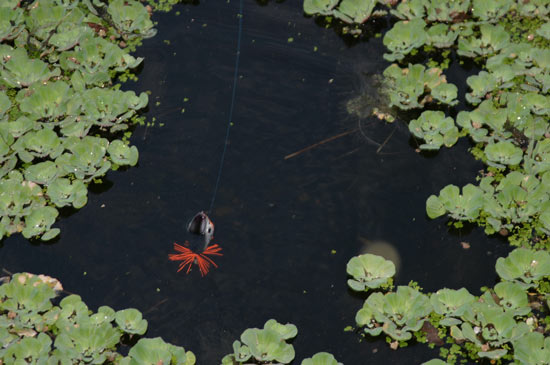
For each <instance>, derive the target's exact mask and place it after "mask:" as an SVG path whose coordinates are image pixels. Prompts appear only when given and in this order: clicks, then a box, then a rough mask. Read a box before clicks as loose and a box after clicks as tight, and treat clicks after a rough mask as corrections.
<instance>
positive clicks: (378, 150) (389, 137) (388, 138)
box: [376, 124, 397, 154]
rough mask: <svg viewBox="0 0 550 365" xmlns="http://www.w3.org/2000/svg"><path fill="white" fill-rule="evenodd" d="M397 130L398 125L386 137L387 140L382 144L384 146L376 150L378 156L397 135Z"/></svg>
mask: <svg viewBox="0 0 550 365" xmlns="http://www.w3.org/2000/svg"><path fill="white" fill-rule="evenodd" d="M396 130H397V124H396V125H395V127H393V131H391V133H390V134H389V136H387V137H386V139H385V140H384V142H382V144H381V145H380V147H378V149H377V150H376V154H379V153H380V151H382V149H383V148H384V146H385V145H386V144H387V143H388V142H389V141H390V139H391V137H392V136H393V134H394V133H395V131H396Z"/></svg>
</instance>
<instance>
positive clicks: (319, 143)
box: [284, 128, 358, 160]
mask: <svg viewBox="0 0 550 365" xmlns="http://www.w3.org/2000/svg"><path fill="white" fill-rule="evenodd" d="M357 130H358V128H355V129H351V130H349V131H346V132H343V133H340V134H337V135H335V136H332V137H329V138H326V139H323V140H322V141H320V142H317V143H314V144H312V145H311V146H307V147H306V148H302V149H301V150H299V151H296V152H294V153H291V154H290V155H286V156H285V158H284V159H285V160H288V159H289V158H292V157H296V156H298V155H300V154H302V153H304V152H307V151H309V150H312V149H314V148H315V147H318V146H320V145H323V144H325V143H327V142H331V141H334V140H335V139H338V138H341V137H344V136H347V135H348V134H352V133H353V132H356V131H357Z"/></svg>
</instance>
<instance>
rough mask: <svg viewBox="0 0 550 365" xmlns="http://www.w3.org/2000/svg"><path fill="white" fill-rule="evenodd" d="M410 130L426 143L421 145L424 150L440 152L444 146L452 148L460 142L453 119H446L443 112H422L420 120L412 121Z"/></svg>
mask: <svg viewBox="0 0 550 365" xmlns="http://www.w3.org/2000/svg"><path fill="white" fill-rule="evenodd" d="M409 130H410V131H411V133H412V134H413V135H415V136H416V137H418V138H421V139H423V140H424V141H425V142H426V143H423V144H421V145H420V149H422V150H439V148H440V147H441V146H442V145H445V146H446V147H451V146H452V145H454V144H455V143H456V141H457V140H458V128H457V127H456V126H455V123H454V121H453V118H451V117H446V118H445V114H444V113H443V112H442V111H431V110H426V111H424V112H422V114H420V117H419V118H418V119H413V120H411V122H410V123H409Z"/></svg>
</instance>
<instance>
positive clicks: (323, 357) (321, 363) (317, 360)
mask: <svg viewBox="0 0 550 365" xmlns="http://www.w3.org/2000/svg"><path fill="white" fill-rule="evenodd" d="M301 365H343V364H342V363H340V362H338V361H336V359H335V358H334V356H333V355H332V354H329V353H328V352H318V353H316V354H315V355H313V356H312V357H311V358H307V359H304V360H302V363H301Z"/></svg>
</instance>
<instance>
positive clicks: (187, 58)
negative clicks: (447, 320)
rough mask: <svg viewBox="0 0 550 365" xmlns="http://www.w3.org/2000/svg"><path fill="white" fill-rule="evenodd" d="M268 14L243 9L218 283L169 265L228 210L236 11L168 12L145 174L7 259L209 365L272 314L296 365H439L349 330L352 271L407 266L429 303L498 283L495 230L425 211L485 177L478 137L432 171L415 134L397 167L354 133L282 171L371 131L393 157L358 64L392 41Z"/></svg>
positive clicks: (400, 151) (137, 171) (152, 50)
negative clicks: (205, 223) (190, 231)
mask: <svg viewBox="0 0 550 365" xmlns="http://www.w3.org/2000/svg"><path fill="white" fill-rule="evenodd" d="M268 5H269V6H258V4H257V2H256V1H252V0H249V1H246V2H245V11H244V23H243V27H244V28H243V37H242V48H241V64H240V72H239V83H238V89H237V99H236V105H235V110H234V117H233V122H234V126H233V127H232V129H231V138H230V140H229V145H228V150H227V155H226V159H225V165H224V169H223V175H222V178H221V183H220V188H219V192H218V196H217V198H216V204H215V207H214V211H213V212H212V213H211V215H210V216H211V218H212V219H213V221H214V223H215V224H216V237H215V239H214V241H213V243H218V244H219V245H220V246H222V247H223V254H224V256H223V257H221V258H219V259H218V260H216V262H217V263H218V264H219V268H218V269H215V270H213V272H211V273H209V274H208V275H207V276H206V277H204V278H201V277H200V275H199V272H198V270H197V269H196V268H195V269H194V270H193V271H192V272H191V273H190V274H189V275H185V274H184V273H182V272H180V273H176V269H177V264H176V263H174V262H170V261H168V258H167V256H168V254H169V253H170V252H171V251H172V243H173V242H174V241H179V242H181V241H182V240H184V239H185V225H186V223H187V221H188V220H189V219H190V218H191V217H192V216H193V215H194V214H195V213H197V212H198V211H200V210H205V209H208V205H209V203H210V200H211V197H212V192H213V189H214V184H215V181H216V176H217V172H218V168H219V161H220V155H221V152H222V149H223V141H224V137H225V130H226V129H225V128H226V125H227V118H228V112H229V106H230V105H229V103H230V100H231V86H232V82H233V71H234V69H233V67H234V61H235V48H236V36H237V19H236V14H237V9H238V2H235V1H232V2H229V3H226V2H214V1H212V2H210V1H204V2H202V1H201V3H200V5H199V6H180V7H178V8H176V9H175V11H180V15H179V16H178V15H176V12H175V11H174V12H172V13H171V14H161V15H158V16H157V18H156V20H157V21H158V24H159V32H158V35H157V36H156V37H155V38H153V39H149V40H146V41H145V42H144V44H143V46H142V47H141V48H139V49H138V56H144V57H145V58H146V64H145V67H144V69H143V71H142V73H141V75H140V81H139V82H138V83H137V84H135V85H129V86H127V87H132V88H137V89H138V90H140V91H141V90H143V91H144V90H150V91H151V98H150V111H149V113H148V118H150V119H152V118H153V117H156V116H159V117H157V126H156V127H149V128H146V127H138V128H137V129H136V131H135V134H134V137H133V139H132V142H133V143H134V144H136V145H137V147H138V148H139V151H140V163H139V166H138V167H136V168H132V169H129V170H127V171H112V172H110V173H109V174H108V178H106V179H104V181H105V184H106V185H102V186H97V187H94V189H92V193H91V194H89V202H88V204H87V205H86V206H85V207H84V208H83V209H81V210H80V211H79V212H78V214H69V215H68V216H66V217H64V218H63V219H62V220H61V221H60V222H59V223H58V224H57V226H58V227H59V228H61V230H62V235H61V237H60V239H59V240H58V241H57V242H56V243H55V244H53V245H38V246H33V245H29V244H28V242H27V241H26V240H24V239H23V238H22V237H21V236H14V237H11V238H9V239H7V240H5V241H4V247H2V249H1V250H0V260H1V261H0V262H1V263H2V266H3V267H5V268H6V269H8V270H10V271H13V272H16V271H30V272H36V273H45V274H49V275H51V276H54V277H57V278H59V279H60V280H61V282H62V283H63V284H64V287H65V288H66V289H67V290H69V291H71V292H75V293H79V294H80V295H81V296H82V297H83V300H84V301H85V302H86V303H88V304H89V305H90V307H91V308H93V309H96V308H97V307H98V306H100V305H109V306H112V307H114V308H116V309H122V308H126V307H135V308H138V309H139V310H140V311H142V312H143V313H145V317H146V318H147V320H148V321H149V330H148V333H147V336H149V337H154V336H162V337H163V338H164V339H165V340H166V341H169V342H172V343H174V344H177V345H181V346H184V347H185V348H186V349H189V350H192V351H193V352H195V354H196V355H197V357H198V359H199V363H200V364H217V363H219V361H220V359H221V357H222V356H223V355H224V354H226V353H229V352H230V351H231V349H232V347H231V346H232V342H233V341H234V340H235V339H237V338H238V337H239V335H240V333H241V332H242V331H243V330H244V329H246V328H248V327H261V326H262V325H263V324H264V322H265V321H266V320H268V319H270V318H275V319H277V320H278V321H280V322H283V323H286V322H291V323H294V324H296V325H297V327H298V330H299V332H298V337H297V338H296V339H295V341H294V342H293V344H294V346H295V349H296V353H297V356H296V358H297V361H295V363H299V362H300V361H301V360H302V359H303V358H305V357H307V356H311V355H312V354H314V353H316V352H318V351H328V352H331V353H333V354H334V355H335V356H336V358H337V359H338V360H339V361H341V362H343V363H345V364H363V363H366V361H367V360H365V359H368V362H369V363H374V364H377V363H378V364H381V363H384V364H402V363H411V364H412V363H421V362H423V361H426V360H428V359H430V358H431V357H432V356H434V355H435V352H432V351H431V350H428V349H427V348H426V347H425V346H411V347H410V348H405V349H401V350H399V351H391V350H389V348H388V346H387V345H386V344H385V342H384V340H383V339H381V340H378V341H370V340H369V341H364V340H363V341H362V340H361V337H360V336H358V335H357V334H356V333H352V332H344V331H343V330H344V327H346V326H348V325H353V324H354V317H355V313H356V312H357V310H359V308H360V307H361V305H362V301H363V299H364V296H361V295H350V293H349V291H348V288H347V286H346V273H345V267H346V263H347V261H348V260H349V259H350V258H351V257H352V256H354V255H357V254H359V253H362V252H373V253H379V254H384V255H386V256H387V257H390V258H392V259H393V260H394V261H396V262H399V264H398V266H399V272H398V274H397V277H396V283H397V284H406V283H408V282H409V281H410V280H415V281H418V282H419V284H420V285H421V286H422V287H423V288H424V289H425V290H428V291H430V290H436V289H439V288H441V287H445V286H446V287H450V288H459V287H462V286H465V287H467V288H468V289H469V290H471V291H472V292H474V293H479V291H478V289H479V287H481V286H482V285H486V284H492V283H493V282H494V279H495V277H496V274H495V272H494V262H495V259H496V257H498V256H502V255H504V254H505V253H506V252H507V251H508V248H507V246H506V245H503V244H502V243H501V242H498V240H495V239H487V238H486V236H485V235H484V234H483V232H482V231H481V230H479V229H473V230H471V231H470V232H464V234H463V235H461V236H460V237H457V236H453V235H450V234H449V232H448V227H447V226H446V223H445V220H444V219H439V220H435V221H432V220H429V219H428V218H427V217H426V215H425V201H426V198H427V197H428V196H429V195H430V194H433V193H437V192H438V191H439V190H440V189H441V188H442V187H443V186H445V185H446V184H449V183H454V184H456V185H459V186H460V185H464V184H466V183H468V182H472V181H474V178H475V176H476V173H477V171H478V170H479V169H480V168H481V165H480V164H479V163H477V162H475V161H474V160H473V158H471V156H470V155H469V153H468V152H467V148H468V146H469V145H468V141H460V142H459V143H458V145H457V146H456V147H454V148H452V149H443V150H441V151H440V152H439V153H438V154H437V155H435V156H433V157H432V158H429V159H427V158H425V157H424V156H422V155H420V154H417V153H416V152H415V151H414V148H411V147H410V146H409V144H408V140H409V138H410V135H409V132H408V130H407V126H406V125H403V124H401V125H399V126H398V128H397V129H396V132H395V133H394V135H393V136H392V138H391V139H390V140H389V141H388V143H387V144H386V145H385V147H384V150H383V152H388V154H382V153H376V151H377V149H378V147H379V146H377V145H376V144H370V143H367V142H366V141H365V139H364V138H363V136H361V135H360V134H359V133H354V134H350V135H347V136H345V137H342V138H339V139H336V140H334V141H332V142H330V143H327V144H325V145H323V146H320V147H318V148H315V149H312V150H311V151H308V152H304V153H303V154H300V155H299V156H296V157H294V158H291V159H288V160H284V159H283V158H284V156H286V155H288V154H290V153H292V152H295V151H298V150H300V149H301V148H304V147H306V146H309V145H312V144H314V143H317V142H319V141H321V140H323V139H326V138H328V137H330V136H334V135H336V134H338V133H342V132H344V131H348V130H351V129H353V128H356V127H357V125H358V123H362V126H363V127H364V131H365V133H366V135H368V136H369V138H372V139H373V140H374V141H376V142H377V143H381V142H382V141H384V140H385V139H386V138H387V136H388V135H389V133H391V131H392V130H393V129H394V126H393V125H387V124H383V123H381V122H379V121H377V120H374V119H368V120H361V119H359V120H358V118H357V117H353V116H350V115H349V114H348V113H347V112H346V110H345V105H346V102H347V101H348V100H349V99H350V98H351V97H353V96H355V95H356V94H357V93H358V92H361V87H360V85H359V86H358V85H357V84H356V81H355V80H356V79H357V78H358V77H357V72H354V70H357V68H358V67H357V65H359V66H361V67H360V68H363V67H367V68H368V69H367V70H361V72H371V73H380V72H382V70H383V69H384V68H385V67H386V66H387V63H385V62H384V61H383V60H382V54H383V52H384V49H383V45H382V39H381V38H371V39H370V40H369V42H361V43H358V44H355V45H354V46H353V47H351V48H350V47H348V46H347V45H346V44H344V42H342V39H340V38H339V37H338V36H337V35H336V34H335V33H334V32H333V31H332V30H331V29H323V28H320V27H317V26H316V25H315V24H314V21H313V20H312V19H310V18H305V17H303V15H302V8H301V2H299V1H293V2H290V1H287V2H277V1H271V2H269V4H268ZM289 38H293V41H292V42H290V41H289ZM314 48H316V49H317V51H314ZM354 65H355V66H354ZM183 109H184V112H182V111H183ZM160 123H164V126H162V127H160V126H158V125H160ZM390 152H391V153H390ZM99 192H101V194H96V193H99ZM461 241H468V242H469V243H470V246H471V248H470V249H469V250H464V249H463V248H462V246H461V245H460V242H461Z"/></svg>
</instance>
